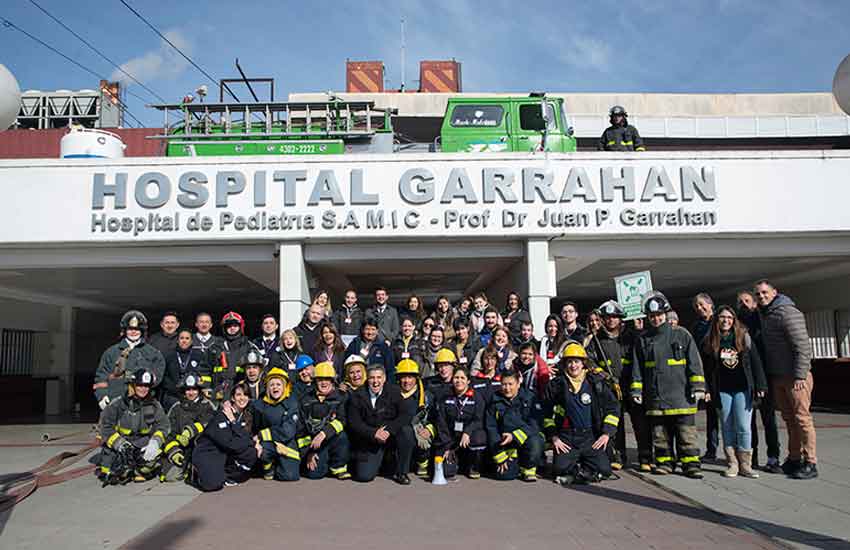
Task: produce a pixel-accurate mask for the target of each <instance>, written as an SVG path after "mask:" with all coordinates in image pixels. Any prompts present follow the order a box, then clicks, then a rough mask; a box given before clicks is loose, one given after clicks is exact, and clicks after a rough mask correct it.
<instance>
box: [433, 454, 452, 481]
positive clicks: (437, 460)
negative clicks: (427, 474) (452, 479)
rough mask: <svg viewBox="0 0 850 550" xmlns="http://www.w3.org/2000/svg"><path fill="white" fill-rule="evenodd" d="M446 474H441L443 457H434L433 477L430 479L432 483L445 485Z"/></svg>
mask: <svg viewBox="0 0 850 550" xmlns="http://www.w3.org/2000/svg"><path fill="white" fill-rule="evenodd" d="M448 483H449V482H448V481H446V476H445V474H443V457H441V456H435V457H434V479H433V480H431V484H432V485H447V484H448Z"/></svg>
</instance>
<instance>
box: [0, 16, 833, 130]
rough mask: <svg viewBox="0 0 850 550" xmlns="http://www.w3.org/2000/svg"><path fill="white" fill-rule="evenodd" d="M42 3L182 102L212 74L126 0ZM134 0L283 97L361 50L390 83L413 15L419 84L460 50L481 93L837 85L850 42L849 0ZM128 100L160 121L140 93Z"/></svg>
mask: <svg viewBox="0 0 850 550" xmlns="http://www.w3.org/2000/svg"><path fill="white" fill-rule="evenodd" d="M37 1H38V2H39V3H40V4H41V5H42V6H43V7H45V8H46V9H47V10H49V11H51V12H52V13H53V14H54V15H56V16H57V17H59V18H61V19H62V20H63V21H64V22H65V24H66V25H68V26H69V27H71V28H72V29H74V30H75V31H76V32H78V33H79V34H81V35H83V36H84V37H85V38H86V39H88V40H89V41H90V42H92V43H93V44H94V45H95V46H97V47H98V48H100V49H101V50H102V51H104V52H105V53H106V54H107V55H108V56H109V57H111V58H112V59H113V60H115V61H117V62H119V63H121V64H124V66H125V67H126V68H127V69H128V71H129V72H131V73H132V74H133V75H134V76H136V77H137V78H139V79H140V80H142V81H144V82H145V83H146V84H147V85H148V86H149V87H150V88H152V89H153V90H155V91H156V92H157V93H159V94H160V95H162V96H163V97H165V98H167V99H168V100H178V99H179V98H181V97H182V96H183V95H185V93H187V92H190V91H192V90H194V89H195V88H196V87H197V86H198V85H199V84H204V83H206V84H210V82H209V81H207V80H206V79H205V77H203V75H201V74H200V73H199V72H198V71H197V70H195V69H194V68H192V67H191V66H190V65H189V64H188V63H186V62H185V61H184V60H183V59H182V58H180V57H179V56H178V55H177V54H176V53H174V52H173V51H172V50H170V48H169V47H167V46H165V45H164V43H163V42H162V41H161V40H160V39H159V38H158V37H157V36H156V35H155V34H154V33H153V32H152V31H151V30H150V29H148V28H147V27H146V26H144V24H143V23H142V22H141V21H139V20H138V19H137V18H136V17H135V16H134V15H133V14H132V13H130V11H128V10H127V9H126V8H125V7H124V6H123V5H121V3H120V2H119V1H118V0H99V1H92V0H75V1H74V2H68V1H67V0H37ZM128 1H129V3H130V4H131V5H133V6H134V7H136V9H138V10H139V11H140V12H141V13H142V14H143V15H145V16H146V17H147V18H148V19H149V20H150V21H151V22H153V23H154V25H156V26H157V27H158V28H159V29H160V30H161V31H163V32H166V31H167V33H168V36H169V37H170V38H171V39H172V40H173V41H174V42H175V43H177V44H178V45H180V46H181V48H183V49H184V51H186V52H187V53H188V54H189V55H190V56H191V57H192V58H193V59H194V60H195V61H196V62H197V63H198V64H199V65H200V66H201V67H203V68H204V69H205V70H206V71H207V72H208V73H210V74H211V75H212V76H214V77H216V78H219V77H234V76H237V72H236V69H235V66H234V59H236V58H239V61H240V64H241V65H242V67H243V68H244V69H245V70H246V71H247V72H248V73H249V75H250V76H258V77H259V76H270V77H274V78H275V79H276V87H277V92H278V98H281V99H282V98H285V94H286V93H289V92H293V91H324V90H342V89H344V87H345V60H346V58H351V59H369V60H371V59H379V60H382V61H383V62H384V64H385V66H386V78H387V83H386V84H387V86H389V87H398V85H399V81H400V74H401V68H400V53H399V45H400V24H399V21H400V19H401V18H402V17H404V18H405V19H406V21H407V25H406V27H407V63H406V73H407V88H408V89H410V88H415V87H416V86H417V82H415V80H416V79H417V78H418V72H419V69H418V63H419V61H420V60H422V59H450V58H452V57H454V58H456V59H457V60H459V61H461V62H462V64H463V87H464V91H470V92H474V91H493V92H497V91H513V92H524V91H528V90H548V91H563V92H594V91H596V92H603V91H618V92H796V91H829V90H830V89H831V85H832V77H833V74H834V72H835V69H836V67H837V66H838V63H839V62H840V61H841V59H842V58H843V57H844V56H845V55H847V54H848V53H850V39H848V36H850V35H849V34H848V30H847V23H848V21H850V1H846V0H807V1H792V0H770V1H762V0H717V1H713V2H711V1H696V0H692V1H687V2H682V1H675V0H638V1H634V2H627V1H622V0H621V1H619V2H617V1H611V0H598V1H596V2H573V1H560V2H548V1H538V2H530V3H523V2H516V1H513V2H511V1H507V0H490V1H486V2H479V1H471V0H470V1H463V0H455V1H443V0H432V1H429V2H414V1H404V0H401V1H395V2H391V1H383V0H381V1H370V2H357V3H355V2H338V1H329V2H324V3H306V2H298V3H295V2H284V1H251V0H242V1H238V0H236V1H234V0H230V1H218V0H215V1H203V0H199V1H195V2H187V1H175V0H172V1H171V2H162V1H160V0H128ZM524 6H527V7H524ZM0 17H4V18H6V19H8V20H10V21H12V22H13V23H14V24H16V25H18V26H19V27H21V28H23V29H25V30H27V31H28V32H30V33H32V34H34V35H36V36H38V37H39V38H41V39H43V40H45V41H46V42H48V43H50V44H51V45H53V46H55V47H57V48H58V49H60V50H62V51H63V52H64V53H66V54H67V55H68V56H70V57H72V58H74V59H77V60H79V61H80V62H82V63H83V64H84V65H87V66H89V67H91V68H92V69H94V70H95V71H96V72H98V73H102V74H103V75H105V76H111V75H113V73H115V71H114V68H113V67H111V66H110V65H109V64H108V63H106V62H105V61H103V60H102V59H100V58H98V57H97V56H96V54H94V53H93V52H91V51H90V50H88V48H86V47H85V46H84V45H83V44H82V43H80V42H78V41H77V39H76V38H74V37H73V36H72V35H71V34H69V33H68V32H66V31H65V30H64V29H62V28H61V27H60V26H58V25H57V24H56V23H54V22H53V21H51V20H50V19H48V18H47V16H45V15H44V14H43V13H41V12H40V11H39V10H38V9H37V8H36V7H35V6H33V5H32V4H30V2H29V1H28V0H4V1H3V2H2V3H0ZM0 63H3V64H5V65H6V66H7V67H9V69H10V70H11V71H12V72H13V74H15V75H16V77H17V78H18V81H19V82H20V85H21V89H22V90H25V89H41V90H51V89H59V88H66V89H81V88H96V87H97V79H96V78H95V77H93V76H91V75H89V74H87V73H85V72H83V71H81V70H80V69H78V68H76V67H74V66H72V65H70V64H69V63H68V62H67V61H65V60H63V59H62V58H60V57H58V56H56V55H55V54H53V53H51V52H50V51H48V50H46V49H44V48H43V47H41V46H39V45H38V44H36V43H34V42H32V41H31V40H30V39H29V38H27V37H25V36H23V35H22V34H20V33H19V32H17V31H15V30H13V29H9V28H4V27H2V26H0ZM118 76H120V74H118ZM131 87H132V89H133V91H135V92H136V93H138V94H139V95H142V96H145V97H149V94H147V92H145V91H144V90H142V89H140V88H139V87H138V86H136V85H132V84H131ZM211 87H212V86H211ZM241 95H244V96H246V97H247V96H248V93H247V91H246V92H243V93H242V94H241ZM150 101H151V102H154V101H155V100H154V99H153V98H150ZM127 104H128V106H129V108H130V109H131V110H132V111H133V113H134V114H136V115H137V116H139V117H140V118H142V120H144V121H145V122H146V123H149V124H151V125H156V124H158V123H159V120H160V119H159V117H157V116H155V115H154V114H153V113H152V112H149V110H147V109H145V108H144V106H143V102H141V101H140V100H138V99H136V98H133V97H128V98H127Z"/></svg>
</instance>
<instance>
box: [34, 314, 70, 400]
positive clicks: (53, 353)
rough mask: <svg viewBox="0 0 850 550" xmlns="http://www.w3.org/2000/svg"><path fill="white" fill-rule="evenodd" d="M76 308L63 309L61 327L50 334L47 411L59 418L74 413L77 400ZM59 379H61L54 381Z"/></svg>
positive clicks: (60, 319)
mask: <svg viewBox="0 0 850 550" xmlns="http://www.w3.org/2000/svg"><path fill="white" fill-rule="evenodd" d="M76 317H77V311H76V308H74V307H73V306H69V305H64V306H61V307H60V308H59V326H58V330H57V331H56V332H51V333H50V335H49V341H50V344H49V346H50V348H49V349H50V353H49V359H48V366H47V368H46V369H45V371H43V373H42V374H43V375H44V376H46V377H47V378H48V381H47V386H46V388H45V405H44V412H45V414H47V415H58V414H63V413H67V412H70V410H71V408H72V404H73V401H74V328H75V324H76ZM53 377H56V378H58V380H55V379H53Z"/></svg>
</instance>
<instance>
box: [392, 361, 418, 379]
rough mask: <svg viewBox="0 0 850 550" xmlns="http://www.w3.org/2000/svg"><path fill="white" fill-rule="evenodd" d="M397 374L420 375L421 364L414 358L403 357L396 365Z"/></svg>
mask: <svg viewBox="0 0 850 550" xmlns="http://www.w3.org/2000/svg"><path fill="white" fill-rule="evenodd" d="M395 374H396V376H401V375H402V374H412V375H414V376H419V365H417V364H416V361H414V360H413V359H402V360H401V361H399V362H398V365H396V366H395Z"/></svg>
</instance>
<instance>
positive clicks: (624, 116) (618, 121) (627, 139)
mask: <svg viewBox="0 0 850 550" xmlns="http://www.w3.org/2000/svg"><path fill="white" fill-rule="evenodd" d="M608 116H609V119H608V120H610V121H611V126H609V127H608V128H606V129H605V131H604V132H602V137H601V138H599V150H600V151H646V148H645V147H644V145H643V139H642V138H641V137H640V134H639V133H638V131H637V128H635V127H634V126H632V125H631V124H629V120H628V116H629V115H628V113H626V110H625V109H624V108H622V107H621V106H619V105H614V106H613V107H611V110H610V111H608Z"/></svg>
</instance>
